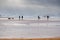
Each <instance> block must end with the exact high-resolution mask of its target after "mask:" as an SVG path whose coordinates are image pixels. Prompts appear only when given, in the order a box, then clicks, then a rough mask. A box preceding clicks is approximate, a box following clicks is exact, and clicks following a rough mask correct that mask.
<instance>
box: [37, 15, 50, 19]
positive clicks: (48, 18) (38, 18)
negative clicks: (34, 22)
mask: <svg viewBox="0 0 60 40" xmlns="http://www.w3.org/2000/svg"><path fill="white" fill-rule="evenodd" d="M46 17H47V20H48V19H49V16H46ZM39 19H40V16H38V20H39Z"/></svg>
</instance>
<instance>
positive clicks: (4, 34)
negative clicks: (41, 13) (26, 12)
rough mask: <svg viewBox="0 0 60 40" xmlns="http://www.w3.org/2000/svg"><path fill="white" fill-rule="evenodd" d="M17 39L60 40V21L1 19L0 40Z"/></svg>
mask: <svg viewBox="0 0 60 40" xmlns="http://www.w3.org/2000/svg"><path fill="white" fill-rule="evenodd" d="M15 38H16V39H17V40H20V39H21V40H26V39H27V40H28V39H29V40H44V39H45V40H51V39H52V38H53V39H52V40H57V39H58V40H60V20H59V19H58V20H54V19H52V20H51V19H49V20H26V19H25V20H19V19H11V20H9V19H7V18H0V40H3V39H5V40H9V39H10V40H14V39H15ZM34 38H35V39H34ZM40 38H41V39H40Z"/></svg>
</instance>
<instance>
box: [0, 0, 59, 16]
mask: <svg viewBox="0 0 60 40" xmlns="http://www.w3.org/2000/svg"><path fill="white" fill-rule="evenodd" d="M0 14H1V15H3V16H15V17H17V16H19V15H21V16H22V15H23V16H38V15H40V16H46V15H49V16H60V0H0Z"/></svg>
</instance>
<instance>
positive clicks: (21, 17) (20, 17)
mask: <svg viewBox="0 0 60 40" xmlns="http://www.w3.org/2000/svg"><path fill="white" fill-rule="evenodd" d="M46 17H47V20H48V19H49V16H46ZM23 18H24V17H23V16H19V20H20V19H22V20H23ZM8 19H14V18H8ZM39 19H40V16H38V20H39Z"/></svg>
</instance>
